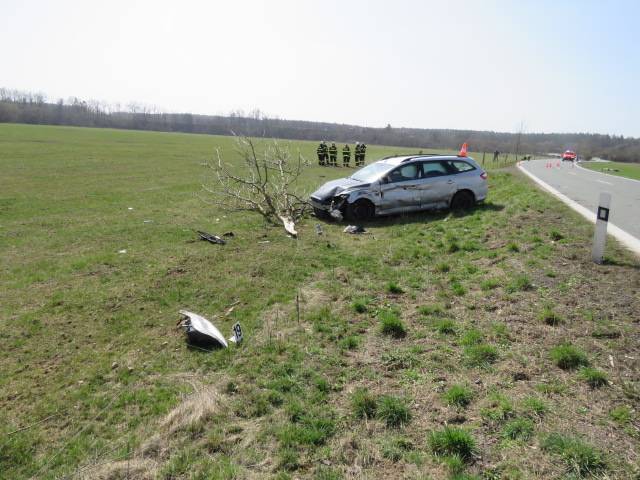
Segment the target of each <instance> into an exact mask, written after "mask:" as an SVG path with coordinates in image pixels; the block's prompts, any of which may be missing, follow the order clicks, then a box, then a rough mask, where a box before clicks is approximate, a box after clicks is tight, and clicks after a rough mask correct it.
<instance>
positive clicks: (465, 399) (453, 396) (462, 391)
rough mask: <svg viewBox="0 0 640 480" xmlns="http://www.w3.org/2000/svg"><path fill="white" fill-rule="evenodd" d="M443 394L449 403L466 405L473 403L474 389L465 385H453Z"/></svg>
mask: <svg viewBox="0 0 640 480" xmlns="http://www.w3.org/2000/svg"><path fill="white" fill-rule="evenodd" d="M443 396H444V399H445V401H446V402H447V404H449V405H456V406H458V407H466V406H467V405H469V403H471V399H472V398H473V391H472V390H471V389H470V388H469V387H467V386H465V385H453V386H451V388H449V389H448V390H447V391H446V392H445V393H444V395H443Z"/></svg>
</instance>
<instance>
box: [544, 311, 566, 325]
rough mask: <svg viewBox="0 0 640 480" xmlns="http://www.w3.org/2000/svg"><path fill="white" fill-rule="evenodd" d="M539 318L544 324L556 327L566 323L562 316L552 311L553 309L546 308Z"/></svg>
mask: <svg viewBox="0 0 640 480" xmlns="http://www.w3.org/2000/svg"><path fill="white" fill-rule="evenodd" d="M538 317H539V318H540V320H541V321H542V322H544V323H546V324H547V325H551V326H554V327H555V326H557V325H560V324H561V323H563V322H564V319H563V318H562V317H561V316H560V315H558V314H557V313H555V312H554V311H553V310H552V309H551V307H544V309H543V310H542V311H541V312H540V315H538Z"/></svg>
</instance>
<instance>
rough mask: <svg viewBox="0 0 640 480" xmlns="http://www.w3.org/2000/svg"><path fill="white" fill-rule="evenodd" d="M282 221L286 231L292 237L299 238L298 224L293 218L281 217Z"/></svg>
mask: <svg viewBox="0 0 640 480" xmlns="http://www.w3.org/2000/svg"><path fill="white" fill-rule="evenodd" d="M280 220H282V224H283V225H284V229H285V231H286V232H287V233H288V234H289V235H291V236H292V237H297V236H298V232H297V231H296V224H295V223H294V222H293V219H291V217H285V216H280Z"/></svg>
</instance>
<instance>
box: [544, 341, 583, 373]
mask: <svg viewBox="0 0 640 480" xmlns="http://www.w3.org/2000/svg"><path fill="white" fill-rule="evenodd" d="M549 356H550V357H551V360H552V361H553V363H555V364H556V365H557V366H558V367H560V368H562V369H563V370H571V369H575V368H578V367H581V366H588V365H589V359H588V358H587V354H586V353H584V351H582V350H581V349H580V348H578V347H575V346H573V345H571V344H568V343H564V344H561V345H557V346H555V347H553V348H552V349H551V351H550V352H549Z"/></svg>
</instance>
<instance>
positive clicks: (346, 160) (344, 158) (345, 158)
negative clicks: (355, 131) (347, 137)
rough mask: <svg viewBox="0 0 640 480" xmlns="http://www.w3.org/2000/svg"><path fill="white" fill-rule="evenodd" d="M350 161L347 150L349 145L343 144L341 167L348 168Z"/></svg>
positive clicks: (348, 150)
mask: <svg viewBox="0 0 640 480" xmlns="http://www.w3.org/2000/svg"><path fill="white" fill-rule="evenodd" d="M350 161H351V149H350V148H349V144H347V143H345V144H344V147H342V166H343V167H348V166H349V162H350Z"/></svg>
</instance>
